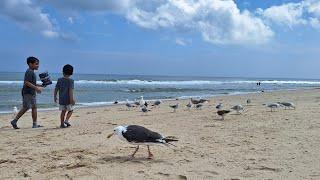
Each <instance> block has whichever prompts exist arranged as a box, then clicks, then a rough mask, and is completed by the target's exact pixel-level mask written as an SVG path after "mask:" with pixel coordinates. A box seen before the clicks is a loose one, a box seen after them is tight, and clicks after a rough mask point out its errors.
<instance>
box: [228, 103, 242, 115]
mask: <svg viewBox="0 0 320 180" xmlns="http://www.w3.org/2000/svg"><path fill="white" fill-rule="evenodd" d="M231 109H232V110H235V111H237V113H238V114H240V111H243V110H244V109H243V106H242V105H235V106H233V107H232V108H231Z"/></svg>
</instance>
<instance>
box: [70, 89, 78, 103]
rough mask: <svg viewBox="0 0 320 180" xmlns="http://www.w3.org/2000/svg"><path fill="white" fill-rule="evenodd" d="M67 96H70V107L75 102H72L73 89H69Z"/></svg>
mask: <svg viewBox="0 0 320 180" xmlns="http://www.w3.org/2000/svg"><path fill="white" fill-rule="evenodd" d="M69 96H70V103H71V104H72V105H75V104H76V102H75V100H74V98H73V89H72V88H71V89H70V91H69Z"/></svg>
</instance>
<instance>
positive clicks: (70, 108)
mask: <svg viewBox="0 0 320 180" xmlns="http://www.w3.org/2000/svg"><path fill="white" fill-rule="evenodd" d="M73 109H74V108H73V105H71V104H70V105H60V106H59V110H60V111H73Z"/></svg>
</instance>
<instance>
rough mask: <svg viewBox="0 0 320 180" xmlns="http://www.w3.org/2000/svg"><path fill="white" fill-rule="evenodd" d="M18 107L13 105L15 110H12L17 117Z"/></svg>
mask: <svg viewBox="0 0 320 180" xmlns="http://www.w3.org/2000/svg"><path fill="white" fill-rule="evenodd" d="M18 112H19V111H18V108H17V106H14V107H13V110H12V116H13V117H14V118H15V117H16V116H17V114H18Z"/></svg>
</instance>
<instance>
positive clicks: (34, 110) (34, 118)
mask: <svg viewBox="0 0 320 180" xmlns="http://www.w3.org/2000/svg"><path fill="white" fill-rule="evenodd" d="M31 114H32V120H33V123H37V118H38V112H37V108H36V107H33V108H32V112H31Z"/></svg>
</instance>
